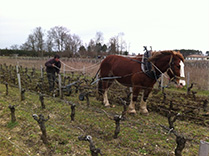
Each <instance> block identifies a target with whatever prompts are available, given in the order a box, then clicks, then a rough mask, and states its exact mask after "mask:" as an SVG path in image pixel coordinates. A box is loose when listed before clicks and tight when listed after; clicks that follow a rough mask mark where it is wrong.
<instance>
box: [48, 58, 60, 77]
mask: <svg viewBox="0 0 209 156" xmlns="http://www.w3.org/2000/svg"><path fill="white" fill-rule="evenodd" d="M52 64H54V65H55V66H57V67H58V68H59V69H58V68H56V67H52ZM45 66H46V72H47V73H52V74H55V72H56V73H57V74H59V72H60V68H61V63H60V61H58V62H56V61H55V60H54V59H50V60H49V61H47V62H46V63H45Z"/></svg>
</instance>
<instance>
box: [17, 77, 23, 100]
mask: <svg viewBox="0 0 209 156" xmlns="http://www.w3.org/2000/svg"><path fill="white" fill-rule="evenodd" d="M17 79H18V86H19V92H20V99H22V98H21V92H22V87H21V79H20V74H19V73H17Z"/></svg>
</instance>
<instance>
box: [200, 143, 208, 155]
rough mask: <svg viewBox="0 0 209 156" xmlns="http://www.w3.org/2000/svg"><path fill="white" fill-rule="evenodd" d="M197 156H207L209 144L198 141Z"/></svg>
mask: <svg viewBox="0 0 209 156" xmlns="http://www.w3.org/2000/svg"><path fill="white" fill-rule="evenodd" d="M198 156H209V142H206V141H202V140H200V147H199V155H198Z"/></svg>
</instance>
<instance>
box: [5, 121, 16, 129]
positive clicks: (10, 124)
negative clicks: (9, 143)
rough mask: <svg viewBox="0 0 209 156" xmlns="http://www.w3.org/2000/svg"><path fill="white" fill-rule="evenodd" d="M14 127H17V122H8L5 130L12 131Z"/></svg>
mask: <svg viewBox="0 0 209 156" xmlns="http://www.w3.org/2000/svg"><path fill="white" fill-rule="evenodd" d="M16 126H18V122H17V121H15V122H9V123H8V124H7V128H10V129H12V128H14V127H16Z"/></svg>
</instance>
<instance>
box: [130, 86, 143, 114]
mask: <svg viewBox="0 0 209 156" xmlns="http://www.w3.org/2000/svg"><path fill="white" fill-rule="evenodd" d="M139 91H140V88H135V87H134V88H133V92H132V93H131V102H130V104H129V107H128V113H129V114H136V109H135V104H136V101H137V97H138V94H139Z"/></svg>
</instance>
